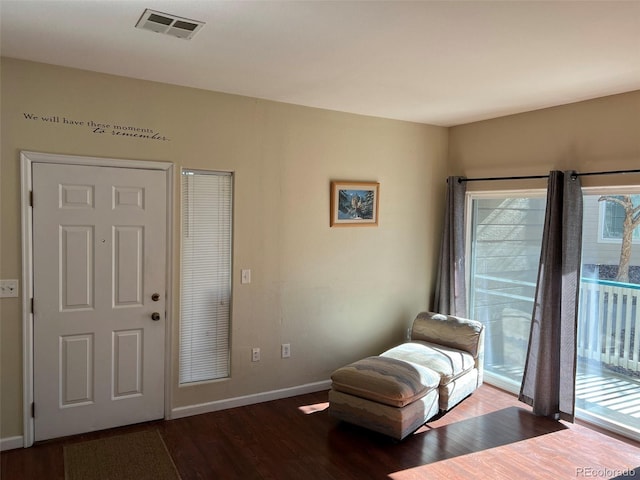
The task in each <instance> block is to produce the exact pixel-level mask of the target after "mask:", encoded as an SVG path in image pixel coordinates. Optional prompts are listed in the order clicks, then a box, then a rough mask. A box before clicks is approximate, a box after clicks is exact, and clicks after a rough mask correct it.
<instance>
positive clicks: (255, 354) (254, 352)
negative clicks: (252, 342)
mask: <svg viewBox="0 0 640 480" xmlns="http://www.w3.org/2000/svg"><path fill="white" fill-rule="evenodd" d="M251 361H252V362H259V361H260V349H259V348H258V347H255V348H252V349H251Z"/></svg>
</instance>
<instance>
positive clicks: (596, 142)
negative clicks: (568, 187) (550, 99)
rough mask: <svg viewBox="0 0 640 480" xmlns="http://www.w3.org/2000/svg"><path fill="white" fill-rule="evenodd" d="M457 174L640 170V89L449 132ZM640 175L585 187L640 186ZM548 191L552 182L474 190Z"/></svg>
mask: <svg viewBox="0 0 640 480" xmlns="http://www.w3.org/2000/svg"><path fill="white" fill-rule="evenodd" d="M449 160H450V163H451V165H452V168H453V169H454V171H455V173H456V174H457V175H465V176H467V177H494V176H497V177H503V176H514V175H541V174H542V175H544V174H547V173H548V172H549V171H550V170H553V169H557V170H578V171H580V172H594V171H603V170H623V169H637V168H640V91H635V92H630V93H625V94H621V95H613V96H609V97H602V98H598V99H595V100H589V101H585V102H580V103H573V104H569V105H563V106H559V107H553V108H547V109H544V110H537V111H534V112H529V113H523V114H520V115H510V116H507V117H501V118H496V119H493V120H487V121H483V122H477V123H471V124H467V125H460V126H457V127H453V128H451V129H450V130H449ZM639 181H640V178H639V176H638V175H635V176H631V175H627V176H620V175H618V176H598V177H583V178H582V184H583V185H584V186H593V185H624V184H638V183H639ZM527 186H529V187H538V188H540V187H542V188H544V187H545V186H546V181H545V180H542V181H534V182H524V181H517V182H506V181H501V182H491V183H489V182H472V183H469V189H472V190H485V189H487V190H490V189H504V188H521V187H527Z"/></svg>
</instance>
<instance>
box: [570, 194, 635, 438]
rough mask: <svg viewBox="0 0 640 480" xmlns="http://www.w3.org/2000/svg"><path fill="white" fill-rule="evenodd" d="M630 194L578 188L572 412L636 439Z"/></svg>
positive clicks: (632, 197)
mask: <svg viewBox="0 0 640 480" xmlns="http://www.w3.org/2000/svg"><path fill="white" fill-rule="evenodd" d="M638 193H640V190H638V189H635V188H620V187H617V188H615V189H598V190H593V189H592V190H586V189H585V190H584V228H583V246H582V282H581V288H580V315H579V320H578V339H577V344H578V364H577V369H578V371H577V379H576V396H577V400H576V407H577V408H578V409H580V410H581V411H582V413H583V415H582V417H583V418H588V419H590V420H592V421H595V422H597V423H601V422H605V423H607V424H608V426H609V427H610V428H611V429H612V430H615V431H620V433H625V432H626V431H627V430H629V429H631V430H633V431H635V432H637V433H639V434H640V361H639V359H638V357H639V355H640V308H639V307H640V303H639V302H638V299H639V298H640V229H639V228H637V224H634V223H633V218H634V217H637V216H638V212H637V211H636V212H634V209H638V206H639V205H640V195H638ZM625 220H626V221H625Z"/></svg>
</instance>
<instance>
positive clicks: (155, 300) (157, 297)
mask: <svg viewBox="0 0 640 480" xmlns="http://www.w3.org/2000/svg"><path fill="white" fill-rule="evenodd" d="M151 300H153V301H154V302H157V301H158V300H160V294H159V293H154V294H153V295H151Z"/></svg>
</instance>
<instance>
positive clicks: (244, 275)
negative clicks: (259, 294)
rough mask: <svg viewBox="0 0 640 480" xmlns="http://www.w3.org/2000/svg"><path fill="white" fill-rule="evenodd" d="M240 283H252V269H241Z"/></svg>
mask: <svg viewBox="0 0 640 480" xmlns="http://www.w3.org/2000/svg"><path fill="white" fill-rule="evenodd" d="M240 283H241V284H243V285H244V284H247V283H251V270H250V269H244V270H241V271H240Z"/></svg>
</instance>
